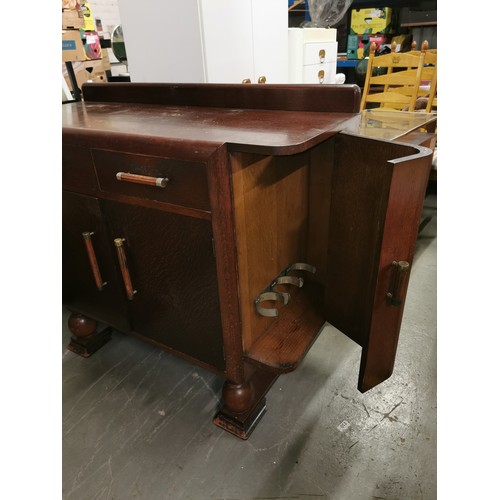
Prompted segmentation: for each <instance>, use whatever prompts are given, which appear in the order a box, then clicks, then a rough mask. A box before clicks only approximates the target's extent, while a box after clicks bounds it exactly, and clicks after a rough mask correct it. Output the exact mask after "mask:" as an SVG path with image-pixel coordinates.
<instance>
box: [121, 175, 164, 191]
mask: <svg viewBox="0 0 500 500" xmlns="http://www.w3.org/2000/svg"><path fill="white" fill-rule="evenodd" d="M116 179H117V180H119V181H125V182H133V183H135V184H145V185H147V186H156V187H161V188H165V187H167V184H168V182H169V179H168V177H150V176H148V175H139V174H127V173H125V172H118V173H117V174H116Z"/></svg>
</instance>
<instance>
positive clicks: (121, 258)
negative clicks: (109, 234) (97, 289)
mask: <svg viewBox="0 0 500 500" xmlns="http://www.w3.org/2000/svg"><path fill="white" fill-rule="evenodd" d="M124 241H125V238H115V247H116V253H117V255H118V263H119V264H120V271H121V272H122V277H123V284H124V285H125V292H126V293H127V298H128V299H129V300H132V299H133V298H134V295H135V294H136V293H137V290H134V287H133V286H132V280H131V279H130V272H129V270H128V263H127V256H126V255H125V249H124V248H123V242H124Z"/></svg>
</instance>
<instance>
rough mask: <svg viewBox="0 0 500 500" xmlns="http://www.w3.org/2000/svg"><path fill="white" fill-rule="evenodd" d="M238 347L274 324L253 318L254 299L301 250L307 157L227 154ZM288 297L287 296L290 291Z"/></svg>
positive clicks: (305, 214) (305, 213)
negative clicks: (239, 320) (235, 263)
mask: <svg viewBox="0 0 500 500" xmlns="http://www.w3.org/2000/svg"><path fill="white" fill-rule="evenodd" d="M231 167H232V171H233V197H234V215H235V227H236V241H237V251H238V275H239V290H240V303H241V315H242V323H243V327H242V329H243V346H244V349H245V350H247V349H249V348H250V346H251V345H252V344H253V342H255V341H256V340H257V339H258V338H259V336H260V335H262V333H263V332H264V331H266V329H267V328H269V326H270V325H271V324H272V323H273V321H275V318H267V317H263V316H260V315H259V314H257V313H256V311H255V308H254V300H255V298H256V297H257V295H258V294H259V293H260V292H261V291H262V290H263V289H264V288H265V287H266V286H267V285H269V284H270V283H271V281H272V280H273V278H275V277H276V276H278V275H279V273H280V272H281V271H283V269H284V268H286V266H288V265H289V264H291V263H293V262H303V261H304V260H305V258H306V248H307V220H308V204H309V200H308V176H309V172H308V162H307V155H305V154H300V155H293V156H285V157H269V156H260V155H251V154H245V153H238V154H233V155H231ZM292 292H293V291H292Z"/></svg>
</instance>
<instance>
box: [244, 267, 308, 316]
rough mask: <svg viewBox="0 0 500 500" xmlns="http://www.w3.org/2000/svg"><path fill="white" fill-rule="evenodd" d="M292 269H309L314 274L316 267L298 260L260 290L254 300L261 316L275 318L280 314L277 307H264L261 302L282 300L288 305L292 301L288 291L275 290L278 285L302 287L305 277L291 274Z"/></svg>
mask: <svg viewBox="0 0 500 500" xmlns="http://www.w3.org/2000/svg"><path fill="white" fill-rule="evenodd" d="M291 271H307V272H309V273H312V274H314V273H315V272H316V268H315V267H314V266H312V265H311V264H307V263H305V262H296V263H295V264H290V265H289V266H287V267H286V269H284V270H283V271H282V272H281V273H280V274H279V275H278V276H277V277H276V278H274V279H273V281H271V283H270V284H269V285H268V286H266V288H264V290H262V292H260V294H259V295H258V296H257V298H256V299H255V300H254V305H255V310H256V311H257V313H259V314H260V315H261V316H265V317H268V318H275V317H277V316H278V309H277V308H275V307H263V306H262V305H261V304H262V303H263V302H277V301H280V302H282V303H283V304H284V305H287V304H288V303H289V301H290V294H289V293H288V292H282V291H278V290H275V289H274V288H275V287H276V286H277V285H291V286H297V287H299V288H302V286H303V285H304V278H302V277H300V276H295V275H290V274H289V273H290V272H291Z"/></svg>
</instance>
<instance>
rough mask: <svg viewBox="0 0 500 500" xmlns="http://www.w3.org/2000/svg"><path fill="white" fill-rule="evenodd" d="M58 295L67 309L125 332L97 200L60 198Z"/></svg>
mask: <svg viewBox="0 0 500 500" xmlns="http://www.w3.org/2000/svg"><path fill="white" fill-rule="evenodd" d="M62 207H63V210H62V295H63V304H64V305H65V306H66V307H67V308H68V309H70V310H72V311H74V312H77V313H80V314H85V315H87V316H89V317H91V318H93V319H96V320H97V321H100V322H102V323H105V324H107V325H111V326H113V327H114V328H116V329H118V330H121V331H127V330H129V327H130V324H129V322H128V316H127V309H126V299H125V296H124V294H123V292H122V287H121V283H120V280H119V278H120V276H119V274H118V269H117V267H116V261H115V257H114V255H113V252H112V247H111V245H110V237H109V234H108V232H107V229H106V225H105V223H104V219H103V217H102V213H101V208H100V205H99V201H98V200H97V198H93V197H91V196H85V195H81V194H76V193H71V192H64V191H63V195H62Z"/></svg>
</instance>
